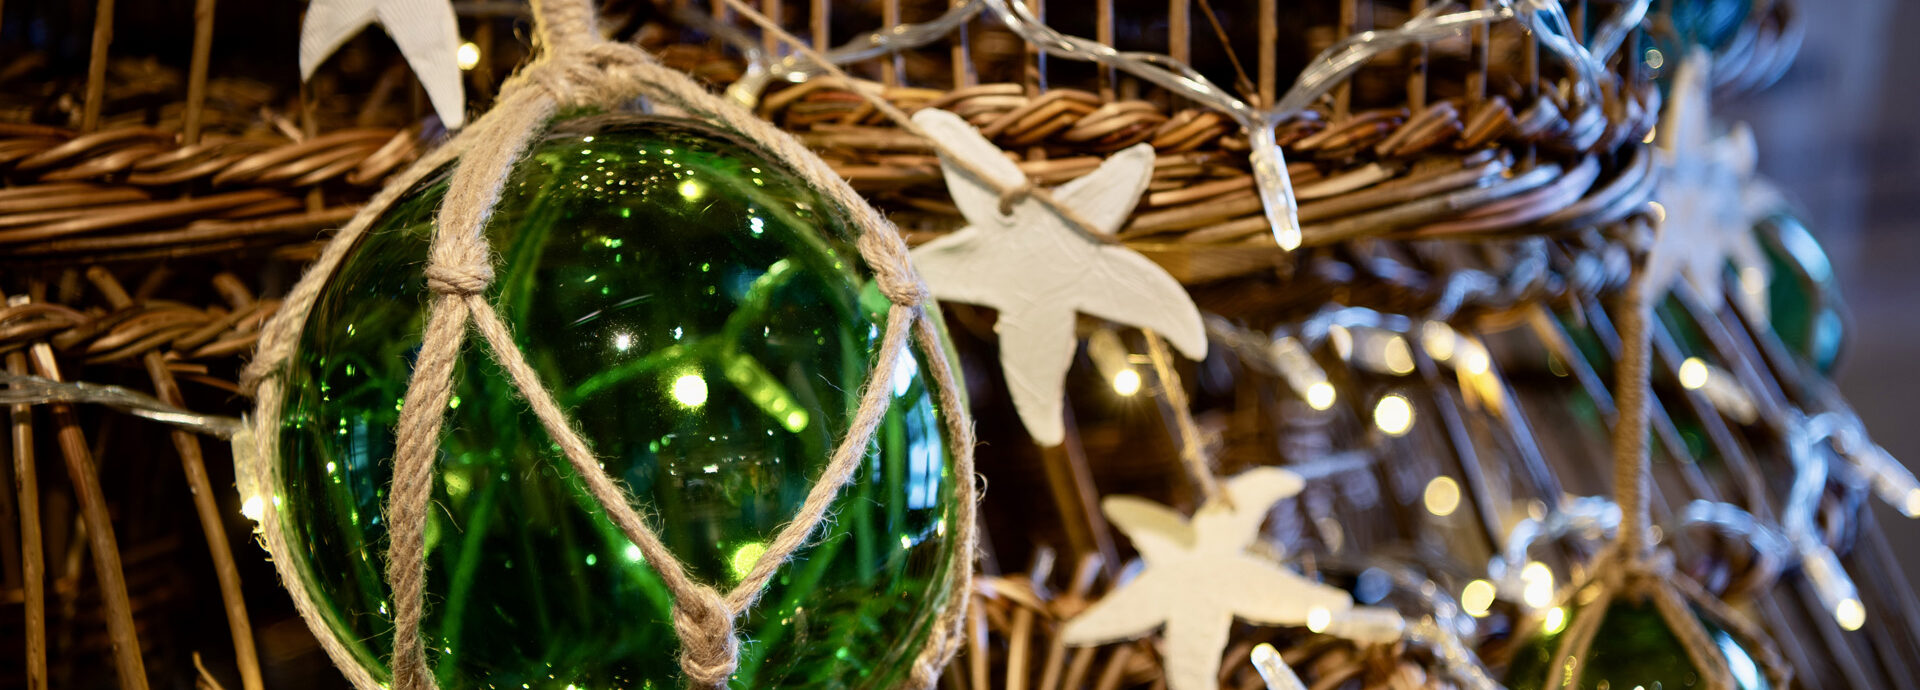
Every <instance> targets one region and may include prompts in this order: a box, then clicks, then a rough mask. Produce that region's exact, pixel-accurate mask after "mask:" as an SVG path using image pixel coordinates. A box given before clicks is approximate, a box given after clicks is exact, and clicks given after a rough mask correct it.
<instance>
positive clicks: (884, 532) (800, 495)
mask: <svg viewBox="0 0 1920 690" xmlns="http://www.w3.org/2000/svg"><path fill="white" fill-rule="evenodd" d="M450 176H451V168H450V167H449V168H448V169H443V170H441V171H439V172H438V173H437V174H435V175H433V176H431V177H429V178H428V179H426V180H425V181H423V182H421V183H420V184H419V185H418V186H416V187H415V188H414V189H413V190H411V191H410V192H409V193H408V194H407V195H406V196H405V197H403V198H402V200H400V201H399V202H398V203H396V204H395V205H394V206H393V207H392V208H390V209H389V210H388V211H387V212H386V213H385V214H384V215H383V216H382V217H381V218H380V219H379V220H378V221H377V222H376V223H375V224H374V225H373V227H372V228H371V229H370V230H369V232H368V233H367V234H366V235H364V236H363V237H361V238H360V240H359V241H358V246H356V247H354V248H353V249H352V253H351V254H350V255H349V256H348V257H347V259H346V260H345V261H344V262H343V263H342V264H341V265H340V266H339V269H338V271H337V272H336V274H335V275H334V276H333V277H332V279H331V280H330V281H329V282H328V284H327V286H326V287H325V288H324V290H323V291H322V293H321V295H320V296H319V298H318V300H317V301H316V302H315V304H314V307H313V310H312V312H311V315H310V316H309V317H308V320H307V323H306V325H305V330H304V332H303V333H302V336H301V340H300V342H299V347H298V350H297V354H296V355H295V356H294V358H293V359H292V361H291V362H290V363H289V371H288V372H287V379H286V385H285V388H284V390H285V392H284V398H283V403H284V404H283V408H282V409H283V413H282V416H283V418H282V420H281V421H282V430H281V433H280V437H279V440H278V443H279V462H280V463H281V466H280V468H279V469H280V476H281V477H282V481H283V486H281V487H279V491H280V494H279V495H277V496H276V497H275V500H276V501H279V502H280V505H281V507H280V510H281V511H282V512H281V515H282V524H283V525H284V528H285V530H286V534H285V536H286V538H287V541H288V544H289V547H290V550H291V551H292V552H293V553H294V556H295V560H296V561H297V563H294V564H292V567H294V568H295V569H296V570H297V572H299V573H300V574H301V576H302V577H304V579H305V580H306V581H307V589H308V590H309V591H310V592H311V593H312V594H313V597H314V598H315V599H316V601H315V603H316V604H317V606H318V609H319V610H320V612H321V614H322V617H323V618H324V619H325V623H326V625H328V626H329V627H330V628H332V632H333V633H334V634H335V635H336V636H337V637H338V638H339V639H340V640H342V641H343V642H344V643H345V644H346V645H347V647H348V648H349V649H350V650H351V652H352V654H353V655H355V656H357V657H358V662H359V663H360V664H362V665H364V666H365V667H366V668H367V669H368V670H370V671H371V672H372V673H373V675H374V677H375V678H376V679H380V680H382V681H384V680H385V679H386V678H388V677H389V675H388V672H387V669H386V661H387V659H388V657H389V655H390V654H391V651H392V644H393V639H392V628H393V621H392V615H391V611H392V610H393V606H392V602H391V601H390V599H389V597H390V593H389V588H388V586H387V584H386V582H385V577H384V573H385V568H386V549H387V543H388V537H387V525H386V524H385V523H384V522H383V518H382V515H383V511H384V510H385V506H386V500H387V487H388V486H389V483H390V481H391V479H392V470H393V466H392V457H393V451H394V425H395V423H396V420H397V419H398V417H399V414H400V407H401V401H402V397H403V396H404V394H405V391H406V389H407V383H408V377H409V375H410V374H411V370H412V365H413V362H414V360H415V358H416V357H417V356H418V354H419V351H420V343H421V333H422V328H423V324H424V319H425V315H426V305H427V304H428V302H429V300H430V299H431V298H432V296H431V295H430V294H429V292H428V291H427V289H426V282H425V279H424V278H423V277H422V269H423V268H424V265H425V261H426V256H427V248H428V242H429V238H430V235H431V232H432V224H433V220H434V217H435V215H436V213H437V212H438V209H439V207H440V204H441V200H442V198H443V197H444V195H445V193H446V190H447V186H448V179H449V178H450ZM486 233H487V237H488V240H489V242H490V243H491V246H492V250H493V252H494V256H495V265H496V269H495V270H496V275H495V278H494V280H493V283H492V284H491V286H490V287H489V288H488V289H487V292H486V295H485V297H486V299H487V301H488V302H490V303H492V304H493V305H494V307H495V309H496V310H498V312H499V314H500V316H501V317H502V318H503V319H504V320H505V321H506V322H507V323H508V324H510V325H511V327H512V329H513V332H514V338H515V341H516V342H517V343H518V344H519V346H520V348H521V350H522V351H523V352H525V353H526V357H527V360H528V362H529V363H530V364H531V365H532V366H533V367H534V369H536V370H537V371H538V372H539V375H540V378H541V380H542V381H543V382H544V383H545V384H546V386H547V387H548V389H549V390H550V391H552V392H553V394H554V396H555V397H556V398H557V399H558V400H559V402H560V403H561V405H562V406H563V407H564V408H565V409H566V410H567V411H568V413H569V414H570V415H571V417H572V419H573V420H574V422H575V424H576V425H577V427H578V428H579V429H580V431H581V432H582V435H583V437H584V438H585V439H586V440H587V441H588V443H589V444H591V446H592V448H593V450H594V453H595V455H597V456H598V457H599V458H600V459H601V461H602V462H603V463H604V465H603V466H604V467H605V468H606V470H607V472H608V473H610V474H611V475H612V476H613V477H614V478H615V479H616V480H618V481H621V482H623V483H624V484H625V485H626V486H627V487H628V489H629V490H630V493H631V495H632V497H633V499H634V501H635V506H634V507H635V508H636V509H638V510H639V511H640V513H641V514H642V515H644V516H647V517H648V518H649V519H650V520H651V524H652V525H653V526H654V528H655V529H656V530H657V531H658V532H659V533H660V535H661V537H662V539H663V540H664V541H665V543H666V544H667V546H668V547H669V548H670V549H672V550H673V552H674V554H676V556H677V557H678V558H679V559H680V560H681V561H682V562H683V563H685V564H686V565H687V566H688V570H689V572H690V573H691V574H692V575H693V576H694V577H696V578H698V579H700V580H701V581H703V582H707V583H709V584H712V585H714V586H715V588H716V589H719V590H720V591H723V592H724V591H726V590H727V589H729V588H731V587H732V586H733V585H734V584H735V583H736V582H738V580H739V578H740V577H741V576H742V575H744V574H745V573H746V572H747V570H748V569H749V568H750V567H751V566H752V565H753V563H754V562H755V560H756V559H757V558H758V556H759V555H760V554H761V553H762V552H763V551H764V550H765V545H766V543H767V542H768V541H769V540H770V539H772V537H773V536H774V535H775V534H776V533H777V532H778V531H779V530H780V528H781V527H783V526H784V525H786V524H787V522H788V521H789V520H791V519H792V517H793V515H794V513H795V511H796V509H797V508H798V506H799V505H800V504H801V503H802V502H804V500H805V498H806V495H807V492H808V490H809V489H810V488H811V487H812V485H813V482H814V479H815V477H816V476H818V474H819V472H820V471H821V469H822V468H824V466H825V465H826V463H827V461H828V458H829V455H830V454H831V453H832V451H833V449H834V448H835V446H836V445H838V443H839V441H840V438H841V436H842V434H843V433H844V431H845V429H846V427H847V426H848V424H849V422H850V421H851V419H852V417H853V414H854V412H855V410H856V409H857V408H858V407H859V404H860V401H859V398H858V395H859V393H860V391H861V390H862V387H863V384H864V383H865V381H866V378H867V374H868V371H869V370H870V369H871V368H872V367H873V366H874V365H875V363H876V362H875V359H876V357H877V351H878V348H879V340H880V337H881V335H882V332H883V330H884V328H885V314H886V311H887V307H888V303H887V301H886V299H885V298H883V297H882V296H881V295H880V294H879V293H878V292H877V290H876V288H875V287H874V286H873V284H872V281H871V276H870V269H869V267H868V266H867V265H866V264H865V263H864V261H863V260H862V259H861V257H860V255H859V253H858V252H857V251H856V250H855V248H854V246H855V245H854V240H855V233H856V231H855V229H854V228H853V227H852V225H851V224H850V222H849V221H848V219H847V216H846V214H845V212H844V211H843V210H842V209H840V208H836V207H835V206H833V205H832V204H831V203H830V202H829V201H828V200H827V199H826V198H825V197H824V196H823V195H821V194H820V193H819V192H818V191H816V190H815V189H813V188H811V187H809V186H808V185H807V184H806V183H805V182H803V181H802V180H801V179H800V178H799V177H798V176H797V175H796V174H795V173H793V172H792V171H790V170H789V169H788V168H787V167H786V166H784V165H783V164H781V163H779V162H777V161H776V160H774V159H773V158H771V157H770V156H769V155H767V154H766V153H765V152H763V151H762V150H761V149H760V148H758V147H757V146H756V145H754V144H751V143H749V142H746V141H743V140H741V139H740V138H738V137H737V136H735V135H732V134H729V133H726V132H723V131H720V130H717V129H714V128H712V127H709V126H706V125H702V124H697V123H692V122H688V121H684V120H677V119H668V118H660V117H651V116H638V115H592V116H582V117H564V118H560V119H558V120H556V121H555V123H554V124H552V125H551V126H550V128H549V129H548V131H546V132H545V133H544V134H542V135H539V136H538V137H537V138H536V140H535V141H534V142H533V143H532V145H531V146H530V147H529V151H528V153H527V155H526V156H525V157H524V158H523V159H522V160H521V161H520V162H519V163H517V164H516V165H515V167H514V169H513V171H512V173H511V176H510V178H509V180H508V182H507V184H506V188H505V191H504V193H503V196H502V198H501V200H500V202H499V204H498V206H497V208H496V209H495V210H494V213H493V215H492V217H491V218H489V220H488V221H487V227H486ZM945 356H947V354H946V353H944V352H931V353H930V352H922V351H919V350H918V349H917V348H916V349H912V350H910V351H909V352H908V354H907V356H904V357H902V358H901V359H900V361H898V362H891V363H884V364H883V366H888V367H894V371H895V372H897V373H896V376H895V380H894V384H893V390H892V394H893V395H892V398H891V402H892V405H891V408H890V409H889V411H888V413H887V414H886V416H885V419H884V421H883V423H882V424H881V426H880V429H879V431H878V432H877V433H876V435H875V437H874V439H873V441H872V443H871V445H870V446H869V448H868V449H867V454H866V457H865V458H864V460H863V462H862V463H861V465H860V469H859V470H858V472H857V473H856V476H855V477H854V480H853V482H852V483H851V484H850V485H848V486H847V487H846V488H844V489H843V490H842V491H841V493H840V495H839V498H838V500H837V502H836V503H835V505H834V506H833V509H832V513H831V516H832V517H831V519H830V521H828V522H827V523H824V524H823V525H821V527H820V528H819V529H818V530H817V531H816V532H815V534H814V539H813V540H812V541H810V542H809V543H810V545H809V546H808V547H806V548H803V549H802V550H801V551H799V552H798V553H797V554H796V556H795V557H794V558H793V559H792V560H791V561H789V562H788V563H786V564H785V565H784V566H782V568H781V570H780V571H779V572H778V574H777V575H776V576H775V577H774V579H773V581H772V583H771V585H770V586H769V587H768V589H767V591H766V593H765V595H764V596H763V597H762V598H761V600H760V602H759V603H758V604H757V605H756V606H755V607H753V608H752V609H751V610H750V611H749V612H748V613H747V614H746V615H745V616H743V617H742V619H741V620H740V621H739V622H738V624H737V630H738V633H739V634H740V636H741V639H742V641H743V642H742V645H741V658H740V665H739V669H738V672H737V674H736V675H735V676H734V680H733V687H737V688H748V687H751V688H773V687H887V686H890V685H892V684H893V683H894V682H895V681H896V680H898V679H899V678H902V677H904V676H905V674H906V673H907V672H908V671H909V670H910V666H911V663H912V661H913V660H914V658H915V657H916V656H917V655H918V654H919V652H920V648H921V647H922V646H923V644H924V643H925V641H926V639H927V635H928V633H929V631H930V629H931V626H932V623H933V621H934V620H935V619H936V618H937V617H938V613H939V612H940V610H941V609H942V608H943V607H944V606H945V605H946V603H947V602H946V589H945V585H944V580H945V578H946V576H947V573H948V572H949V570H950V569H952V568H955V567H962V564H956V563H954V562H952V561H953V559H952V557H951V554H952V545H951V543H950V541H949V540H950V539H951V538H952V537H953V536H954V535H952V534H951V530H950V528H949V522H950V521H951V520H952V519H953V518H954V512H953V511H954V508H955V492H954V489H953V486H954V484H953V482H954V481H955V478H954V476H953V468H952V464H951V458H950V457H949V455H948V452H947V444H946V440H945V434H944V427H943V426H942V424H943V421H942V416H943V415H944V414H945V412H944V411H943V410H940V409H937V407H936V405H935V399H934V397H933V396H932V395H931V394H930V390H929V387H930V385H931V384H930V381H931V379H930V376H929V374H928V373H927V370H926V368H925V363H926V361H927V358H928V357H945ZM454 381H455V389H454V397H453V398H452V401H451V403H450V405H449V409H448V410H446V428H445V432H444V435H443V437H442V439H441V443H440V452H439V457H438V458H437V460H436V464H435V472H436V479H435V483H434V490H433V497H432V506H431V510H430V513H431V516H430V518H429V521H428V524H427V526H426V554H425V560H426V566H427V572H426V575H427V586H426V602H425V620H424V623H423V627H422V630H423V633H424V635H425V638H426V646H427V648H428V651H429V658H428V661H429V663H430V664H431V665H432V667H433V668H434V670H435V674H436V676H437V678H438V680H439V683H440V685H441V687H443V688H448V689H449V690H452V689H456V688H522V687H531V688H555V689H558V688H580V689H585V688H613V687H620V688H638V687H660V688H665V687H677V686H680V685H682V684H683V683H682V680H681V676H680V670H679V665H678V662H677V655H678V648H679V645H678V642H677V639H676V636H675V634H674V630H673V624H672V615H671V609H670V608H669V607H670V603H671V601H672V599H671V595H670V593H669V592H668V590H667V589H666V588H665V587H664V586H663V585H662V584H661V582H660V580H659V578H658V576H657V575H656V574H655V572H654V570H653V569H652V568H650V567H649V566H648V564H647V563H646V562H645V559H644V558H642V556H641V554H640V551H639V549H638V548H637V547H635V546H634V545H633V544H632V543H630V542H629V541H628V540H627V539H626V537H625V536H623V535H622V533H621V532H620V531H619V530H618V529H617V528H616V527H615V526H614V524H613V523H612V522H611V521H610V520H608V519H607V518H606V517H605V515H604V514H603V511H602V509H601V508H600V507H599V506H598V505H597V504H596V503H595V502H594V500H593V499H592V498H591V497H590V496H589V495H588V494H587V493H586V490H585V489H584V487H583V486H582V485H581V483H580V481H579V480H578V478H577V477H576V476H575V475H574V473H573V471H572V470H571V468H570V466H569V464H568V462H567V461H566V459H565V457H564V456H563V455H562V454H561V453H560V451H559V449H558V448H557V446H555V444H554V443H553V441H552V440H551V439H550V438H549V437H548V435H547V434H546V433H545V431H544V430H543V429H542V428H541V425H540V423H539V422H538V420H537V419H536V418H535V417H534V416H533V414H532V413H531V412H530V411H529V410H528V408H527V405H526V403H525V402H524V401H523V400H522V399H521V398H520V396H519V394H518V393H517V392H516V390H515V388H514V386H513V385H512V383H511V382H510V381H509V380H507V378H506V377H505V375H504V374H503V373H502V371H501V369H500V367H499V365H497V364H496V363H494V362H493V361H492V359H491V356H490V354H489V353H488V352H487V349H486V347H485V345H484V343H483V342H482V341H481V338H480V336H479V335H478V334H469V335H468V337H467V339H466V343H465V346H464V350H463V352H462V355H461V358H460V361H459V364H458V366H457V368H456V371H455V373H454Z"/></svg>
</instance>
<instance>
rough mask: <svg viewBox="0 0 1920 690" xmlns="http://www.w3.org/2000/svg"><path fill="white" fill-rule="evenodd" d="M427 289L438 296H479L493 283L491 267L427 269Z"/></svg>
mask: <svg viewBox="0 0 1920 690" xmlns="http://www.w3.org/2000/svg"><path fill="white" fill-rule="evenodd" d="M426 273H427V289H429V290H432V291H433V292H434V294H438V295H454V296H456V297H465V296H467V295H478V294H480V293H481V292H483V291H485V290H486V289H487V284H488V283H491V282H493V267H491V266H485V265H482V266H479V267H471V266H440V265H431V266H428V267H427V271H426Z"/></svg>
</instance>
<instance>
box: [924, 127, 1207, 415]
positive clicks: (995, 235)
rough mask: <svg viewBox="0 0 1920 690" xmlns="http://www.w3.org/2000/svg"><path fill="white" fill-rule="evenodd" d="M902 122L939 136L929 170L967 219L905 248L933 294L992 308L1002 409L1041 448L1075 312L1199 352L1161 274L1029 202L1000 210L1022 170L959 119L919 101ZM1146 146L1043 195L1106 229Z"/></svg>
mask: <svg viewBox="0 0 1920 690" xmlns="http://www.w3.org/2000/svg"><path fill="white" fill-rule="evenodd" d="M913 121H914V124H917V125H919V126H920V128H921V129H923V130H925V131H926V132H927V134H928V135H929V136H932V137H934V138H935V139H936V140H937V141H938V142H939V143H940V149H941V155H940V163H941V166H940V167H941V170H942V172H944V173H945V175H946V180H947V188H948V190H950V191H951V192H952V195H953V201H954V204H955V205H957V206H959V208H960V215H961V216H962V217H964V218H966V220H967V226H966V227H964V228H961V229H960V230H958V231H956V232H953V233H951V234H948V235H946V236H943V237H941V238H939V239H936V240H934V241H932V242H928V243H926V244H925V245H922V246H920V247H919V248H917V249H915V250H914V251H913V264H914V267H915V268H916V269H918V270H919V272H920V275H921V277H922V278H924V279H925V280H926V282H927V286H928V287H929V288H931V289H932V290H933V294H934V296H936V297H938V298H940V299H943V300H949V301H954V302H965V303H967V304H977V305H981V306H985V307H992V308H994V309H996V310H998V311H999V313H1000V315H999V322H998V324H997V325H996V326H995V330H997V331H998V332H999V335H1000V366H1001V368H1002V369H1003V370H1004V371H1005V372H1006V379H1007V387H1008V388H1009V390H1010V392H1011V393H1012V396H1013V404H1014V408H1015V409H1017V410H1019V412H1020V420H1021V421H1022V422H1024V423H1025V425H1026V427H1027V433H1028V434H1029V435H1031V436H1032V437H1033V440H1034V441H1036V442H1038V443H1040V444H1041V445H1046V446H1051V445H1056V444H1058V443H1060V441H1061V440H1062V439H1063V438H1064V437H1065V435H1066V429H1065V423H1064V422H1063V420H1062V410H1061V408H1062V406H1063V404H1064V384H1065V380H1066V375H1067V368H1068V366H1069V365H1070V364H1072V362H1073V354H1074V350H1075V349H1076V347H1077V346H1078V344H1079V339H1078V338H1077V337H1076V336H1075V335H1074V321H1075V314H1076V313H1079V314H1086V315H1088V316H1092V317H1095V318H1101V319H1106V320H1108V321H1112V322H1115V323H1119V324H1125V325H1129V326H1135V327H1139V328H1144V329H1151V330H1154V331H1158V332H1159V333H1160V335H1161V336H1163V337H1165V338H1166V339H1167V341H1168V342H1171V343H1173V346H1174V348H1176V349H1178V350H1179V351H1180V353H1181V354H1182V355H1185V356H1186V357H1187V358H1188V359H1196V360H1197V359H1201V358H1203V357H1205V356H1206V354H1207V335H1206V328H1205V326H1203V325H1202V324H1201V322H1200V311H1199V310H1198V309H1196V308H1195V307H1194V305H1193V299H1192V298H1191V297H1189V296H1188V295H1187V291H1186V289H1185V288H1182V287H1181V286H1180V282H1179V281H1177V280H1174V279H1173V276H1171V275H1168V274H1167V272H1166V271H1165V270H1164V269H1162V268H1160V266H1159V265H1157V264H1155V263H1153V262H1152V261H1149V260H1148V259H1147V258H1146V257H1144V256H1141V255H1140V254H1139V253H1138V252H1135V251H1133V250H1131V249H1128V248H1126V247H1124V246H1121V245H1119V244H1118V243H1112V242H1104V241H1101V240H1099V239H1096V238H1092V237H1087V236H1086V235H1083V234H1081V233H1080V232H1078V231H1076V230H1075V229H1074V228H1073V227H1071V226H1069V225H1068V224H1067V221H1065V220H1063V219H1062V218H1061V217H1060V216H1059V215H1058V214H1056V213H1054V212H1053V211H1052V210H1051V209H1048V208H1047V207H1046V205H1045V204H1043V203H1041V202H1039V201H1038V200H1035V199H1033V198H1031V197H1029V198H1023V199H1020V200H1018V201H1015V202H1014V203H1012V204H1011V205H1010V207H1009V209H1008V210H1009V212H1008V213H1001V199H1000V193H999V192H998V191H997V190H998V189H1017V188H1020V187H1022V186H1023V185H1025V184H1026V183H1027V178H1026V175H1024V174H1022V173H1021V172H1020V168H1019V167H1018V166H1016V165H1014V163H1013V161H1010V160H1007V157H1006V154H1005V153H1004V152H1002V151H1001V150H1000V149H999V148H998V147H996V146H994V145H993V144H992V143H991V142H989V141H987V139H986V137H983V136H981V135H980V132H979V131H978V130H976V129H974V128H973V126H972V125H969V124H967V121H966V120H963V119H961V118H960V116H958V115H955V114H953V113H949V112H947V111H944V110H938V109H934V108H928V109H925V110H921V111H920V112H918V113H915V114H914V116H913ZM949 156H958V157H960V158H963V159H965V160H966V161H967V163H968V164H970V165H971V166H972V167H974V168H975V169H977V170H979V171H981V172H983V173H985V174H986V176H987V177H990V178H992V183H993V185H992V186H990V185H987V184H982V183H981V182H980V181H978V180H974V179H973V178H971V177H969V176H968V174H967V173H966V172H965V171H964V170H962V169H960V168H957V167H955V166H954V164H953V161H952V160H951V159H949ZM1153 158H1154V155H1153V147H1152V146H1149V145H1147V144H1136V145H1134V146H1133V147H1131V148H1128V149H1125V150H1123V151H1120V152H1119V153H1116V154H1114V155H1113V156H1112V157H1111V158H1108V159H1107V160H1106V161H1105V162H1103V163H1101V164H1100V167H1099V168H1098V169H1096V170H1094V171H1093V172H1090V173H1087V174H1086V176H1084V177H1081V178H1079V179H1076V180H1073V181H1071V182H1068V183H1066V184H1064V185H1061V186H1059V187H1057V188H1054V189H1053V190H1052V195H1053V197H1054V199H1056V200H1058V201H1059V202H1060V203H1061V204H1063V205H1066V206H1068V207H1070V208H1072V210H1073V212H1074V213H1075V214H1076V215H1078V216H1079V217H1080V218H1083V219H1085V220H1086V221H1087V222H1089V223H1092V224H1094V225H1095V226H1096V227H1094V228H1091V230H1092V231H1094V232H1098V233H1101V234H1106V235H1111V234H1113V233H1114V232H1115V231H1117V230H1119V228H1120V226H1121V224H1123V223H1125V222H1126V220H1127V217H1128V216H1129V215H1131V214H1132V213H1133V207H1134V205H1135V204H1138V203H1139V201H1140V195H1141V194H1142V193H1143V192H1145V191H1146V189H1147V182H1148V180H1149V179H1151V178H1152V176H1153Z"/></svg>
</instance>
